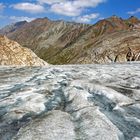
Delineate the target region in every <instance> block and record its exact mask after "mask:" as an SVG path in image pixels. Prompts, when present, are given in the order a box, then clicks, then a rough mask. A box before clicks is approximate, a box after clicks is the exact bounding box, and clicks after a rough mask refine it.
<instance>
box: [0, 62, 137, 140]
mask: <svg viewBox="0 0 140 140" xmlns="http://www.w3.org/2000/svg"><path fill="white" fill-rule="evenodd" d="M139 139H140V63H139V62H137V63H129V64H112V65H77V66H48V67H0V140H139Z"/></svg>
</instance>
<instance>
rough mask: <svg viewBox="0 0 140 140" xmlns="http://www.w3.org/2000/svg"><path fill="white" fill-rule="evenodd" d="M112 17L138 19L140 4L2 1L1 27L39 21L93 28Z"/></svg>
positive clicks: (133, 0)
mask: <svg viewBox="0 0 140 140" xmlns="http://www.w3.org/2000/svg"><path fill="white" fill-rule="evenodd" d="M112 15H117V16H119V17H122V18H128V17H130V16H132V15H134V16H137V17H138V18H139V17H140V0H20V1H19V0H0V21H1V22H0V27H3V26H5V25H7V24H11V23H13V22H17V21H22V20H27V21H31V20H33V19H35V18H40V17H48V18H50V19H52V20H61V19H63V20H66V21H75V22H80V23H91V24H92V23H95V22H97V21H98V20H100V19H103V18H107V17H109V16H112Z"/></svg>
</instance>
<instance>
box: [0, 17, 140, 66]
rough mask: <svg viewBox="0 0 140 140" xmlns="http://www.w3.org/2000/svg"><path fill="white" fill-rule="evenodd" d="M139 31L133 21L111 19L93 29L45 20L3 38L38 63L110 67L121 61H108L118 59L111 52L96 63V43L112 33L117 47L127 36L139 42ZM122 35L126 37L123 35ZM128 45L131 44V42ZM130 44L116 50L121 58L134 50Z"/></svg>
mask: <svg viewBox="0 0 140 140" xmlns="http://www.w3.org/2000/svg"><path fill="white" fill-rule="evenodd" d="M139 27H140V20H139V19H138V18H136V17H130V18H128V19H122V18H120V17H117V16H115V15H113V16H112V17H109V18H107V19H103V20H100V21H98V22H97V23H95V24H94V25H90V24H81V23H73V22H65V21H62V20H60V21H52V20H50V19H48V18H47V17H45V18H38V19H35V20H33V21H31V22H28V23H25V24H24V25H23V26H21V27H20V28H17V29H16V30H14V31H13V32H9V33H8V34H6V36H7V37H8V38H10V39H12V40H15V41H17V42H18V43H19V44H21V45H22V46H23V47H27V48H30V49H31V50H32V51H34V52H35V53H36V54H37V55H38V56H39V57H40V58H41V59H43V60H45V61H47V62H49V63H51V64H77V63H78V64H79V63H80V64H81V63H82V64H84V63H110V62H120V60H117V61H116V60H112V61H110V59H109V58H110V57H111V55H112V54H113V55H114V56H113V57H117V55H118V54H117V53H116V51H115V50H114V52H112V54H111V55H110V54H109V52H108V53H107V54H108V55H109V56H108V55H107V56H106V57H108V59H107V60H105V58H104V57H100V58H98V59H99V60H98V59H95V57H96V54H95V53H94V52H96V50H94V48H97V47H98V44H97V42H101V44H102V42H105V41H104V40H106V37H105V36H108V38H114V39H115V37H114V33H116V35H117V36H116V38H118V39H119V38H120V39H119V40H120V42H121V43H120V45H121V44H123V43H124V44H125V42H123V40H122V41H121V38H123V39H124V38H125V36H127V34H129V35H130V36H129V38H131V37H132V38H135V37H138V38H139ZM0 33H1V30H0ZM124 33H126V35H125V34H124ZM1 34H3V33H1ZM136 34H137V35H136ZM122 36H123V37H122ZM126 39H127V38H126ZM130 40H131V39H130ZM136 41H138V40H136ZM131 42H134V41H133V40H131ZM110 43H111V42H110ZM129 43H130V42H129ZM129 43H128V45H125V49H122V47H120V46H118V48H119V49H122V50H120V52H122V51H124V50H125V56H124V57H126V56H127V53H128V51H129V48H130V49H131V50H133V49H132V48H131V46H130V45H129ZM134 44H137V45H136V46H137V50H140V48H139V45H138V44H139V41H138V43H134ZM103 45H106V48H107V47H108V46H109V45H107V44H103ZM114 47H115V44H112V48H114ZM91 48H92V49H93V50H92V52H93V53H89V50H91ZM100 48H101V47H100ZM103 48H105V47H103ZM126 48H127V49H126ZM108 50H110V49H109V48H108V49H105V50H103V51H101V52H102V53H101V52H98V53H99V54H100V56H104V54H105V52H106V51H108ZM126 50H127V51H126ZM87 54H88V59H87V58H86V59H87V60H86V62H85V61H84V58H85V55H87ZM92 54H93V55H94V57H93V56H92V58H91V59H90V56H91V55H92ZM78 57H79V58H78ZM138 60H139V59H138ZM123 61H124V62H125V61H127V59H125V58H123ZM134 61H136V60H134Z"/></svg>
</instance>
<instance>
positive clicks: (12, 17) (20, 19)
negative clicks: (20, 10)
mask: <svg viewBox="0 0 140 140" xmlns="http://www.w3.org/2000/svg"><path fill="white" fill-rule="evenodd" d="M34 19H35V18H31V17H25V16H21V17H17V16H11V17H10V20H12V21H14V22H18V21H28V22H30V21H32V20H34Z"/></svg>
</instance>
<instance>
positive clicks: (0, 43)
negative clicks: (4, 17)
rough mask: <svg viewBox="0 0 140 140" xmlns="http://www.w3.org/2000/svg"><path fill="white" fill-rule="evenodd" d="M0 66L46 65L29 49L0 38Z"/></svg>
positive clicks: (2, 37)
mask: <svg viewBox="0 0 140 140" xmlns="http://www.w3.org/2000/svg"><path fill="white" fill-rule="evenodd" d="M0 65H22V66H44V65H47V63H46V62H45V61H43V60H41V59H40V58H39V57H38V56H37V55H36V54H34V53H33V52H32V51H31V50H30V49H28V48H24V47H22V46H20V45H19V44H18V43H17V42H15V41H12V40H9V39H8V38H7V37H5V36H0Z"/></svg>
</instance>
